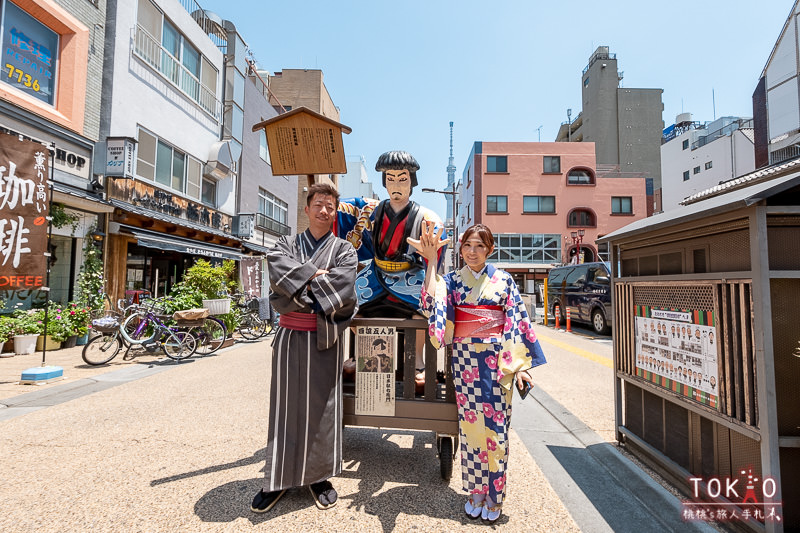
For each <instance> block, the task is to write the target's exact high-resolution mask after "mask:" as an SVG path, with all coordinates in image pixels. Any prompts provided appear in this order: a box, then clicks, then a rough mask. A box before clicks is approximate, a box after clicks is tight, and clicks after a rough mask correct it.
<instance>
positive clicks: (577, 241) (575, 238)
mask: <svg viewBox="0 0 800 533" xmlns="http://www.w3.org/2000/svg"><path fill="white" fill-rule="evenodd" d="M584 235H586V230H585V229H583V228H581V229H579V230H578V231H573V232H572V244H573V245H575V247H576V251H575V258H576V263H580V262H581V243H582V242H583V236H584Z"/></svg>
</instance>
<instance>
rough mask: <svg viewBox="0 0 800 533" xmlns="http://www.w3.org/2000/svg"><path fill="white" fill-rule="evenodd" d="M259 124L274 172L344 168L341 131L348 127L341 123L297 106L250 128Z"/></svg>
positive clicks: (338, 171) (343, 170)
mask: <svg viewBox="0 0 800 533" xmlns="http://www.w3.org/2000/svg"><path fill="white" fill-rule="evenodd" d="M262 128H263V129H264V130H265V131H266V134H267V147H268V149H269V157H270V159H271V160H272V174H273V175H274V176H293V175H298V174H344V173H346V172H347V164H346V163H345V158H344V143H343V141H342V132H344V133H350V132H351V131H352V130H351V129H350V128H348V127H347V126H345V125H344V124H340V123H338V122H336V121H335V120H331V119H329V118H328V117H326V116H323V115H320V114H319V113H315V112H314V111H311V110H310V109H308V108H305V107H298V108H297V109H292V110H291V111H289V112H288V113H284V114H282V115H278V116H277V117H273V118H271V119H269V120H265V121H264V122H259V123H258V124H256V125H255V126H253V131H258V130H259V129H262Z"/></svg>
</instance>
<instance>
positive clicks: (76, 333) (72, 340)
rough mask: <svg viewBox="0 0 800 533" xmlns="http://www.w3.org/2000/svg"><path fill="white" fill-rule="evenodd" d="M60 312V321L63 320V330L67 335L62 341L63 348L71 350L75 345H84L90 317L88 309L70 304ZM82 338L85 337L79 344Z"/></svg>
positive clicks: (73, 303) (74, 303) (76, 304)
mask: <svg viewBox="0 0 800 533" xmlns="http://www.w3.org/2000/svg"><path fill="white" fill-rule="evenodd" d="M61 311H62V313H61V316H62V319H64V320H65V329H66V330H67V333H68V334H69V336H68V337H67V339H66V340H65V341H64V348H72V347H74V346H75V345H76V344H86V342H87V340H88V335H89V320H90V315H91V312H90V310H89V308H87V307H84V306H82V305H80V304H79V303H78V302H70V303H68V304H67V305H66V306H64V308H63V309H62V310H61ZM84 337H86V340H84V341H83V342H79V340H80V339H81V338H84Z"/></svg>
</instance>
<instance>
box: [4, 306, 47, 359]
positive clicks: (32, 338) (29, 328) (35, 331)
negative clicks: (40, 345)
mask: <svg viewBox="0 0 800 533" xmlns="http://www.w3.org/2000/svg"><path fill="white" fill-rule="evenodd" d="M9 328H10V331H11V333H13V338H14V353H15V354H17V355H26V354H31V353H33V352H35V351H36V340H37V339H38V338H39V334H40V333H41V332H42V324H41V323H40V322H39V321H38V318H37V317H36V315H35V313H34V312H30V311H17V312H16V313H14V316H13V317H12V318H10V319H9Z"/></svg>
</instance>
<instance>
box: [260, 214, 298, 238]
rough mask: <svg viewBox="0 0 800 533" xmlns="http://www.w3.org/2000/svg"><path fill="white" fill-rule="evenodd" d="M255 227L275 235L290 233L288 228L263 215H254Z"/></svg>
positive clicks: (290, 230)
mask: <svg viewBox="0 0 800 533" xmlns="http://www.w3.org/2000/svg"><path fill="white" fill-rule="evenodd" d="M256 227H258V228H261V229H265V230H267V231H269V232H270V233H274V234H275V235H289V234H290V233H291V232H292V229H291V228H290V227H289V226H287V225H286V224H283V223H281V222H278V221H277V220H275V219H274V218H270V217H268V216H267V215H265V214H264V213H256Z"/></svg>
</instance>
